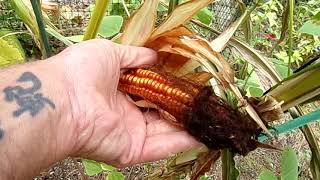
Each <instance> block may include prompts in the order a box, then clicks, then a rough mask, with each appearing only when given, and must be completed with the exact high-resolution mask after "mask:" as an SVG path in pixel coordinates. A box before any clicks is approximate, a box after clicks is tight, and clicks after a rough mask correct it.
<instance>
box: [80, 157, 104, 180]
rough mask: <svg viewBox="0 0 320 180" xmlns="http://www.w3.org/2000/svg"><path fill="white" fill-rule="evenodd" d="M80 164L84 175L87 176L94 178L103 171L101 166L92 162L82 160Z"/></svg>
mask: <svg viewBox="0 0 320 180" xmlns="http://www.w3.org/2000/svg"><path fill="white" fill-rule="evenodd" d="M82 164H83V166H84V170H85V173H86V174H87V175H88V176H94V175H97V174H99V173H101V172H102V171H103V169H102V167H101V164H100V163H98V162H95V161H92V160H86V159H83V160H82Z"/></svg>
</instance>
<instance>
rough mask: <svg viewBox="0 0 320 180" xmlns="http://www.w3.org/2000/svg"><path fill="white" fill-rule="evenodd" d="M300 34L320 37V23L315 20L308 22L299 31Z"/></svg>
mask: <svg viewBox="0 0 320 180" xmlns="http://www.w3.org/2000/svg"><path fill="white" fill-rule="evenodd" d="M298 32H300V33H305V34H310V35H313V36H320V23H319V22H316V21H314V20H310V21H307V22H306V23H305V24H304V25H303V26H302V27H301V28H300V29H299V30H298Z"/></svg>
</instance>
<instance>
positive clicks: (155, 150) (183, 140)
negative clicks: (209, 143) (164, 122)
mask: <svg viewBox="0 0 320 180" xmlns="http://www.w3.org/2000/svg"><path fill="white" fill-rule="evenodd" d="M200 145H201V144H200V143H199V142H198V141H196V140H195V139H194V138H193V137H191V136H190V135H188V134H187V132H185V131H180V132H172V133H166V134H159V135H155V136H151V137H148V138H147V139H146V141H145V144H144V149H143V151H142V155H141V159H140V160H139V161H140V162H147V161H157V160H160V159H165V158H168V157H170V156H172V155H174V154H176V153H179V152H183V151H185V150H189V149H191V148H193V147H198V146H200ZM140 162H137V163H140Z"/></svg>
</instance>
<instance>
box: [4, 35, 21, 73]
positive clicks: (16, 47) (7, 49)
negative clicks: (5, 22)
mask: <svg viewBox="0 0 320 180" xmlns="http://www.w3.org/2000/svg"><path fill="white" fill-rule="evenodd" d="M0 49H1V51H0V68H2V67H6V66H9V65H12V64H18V63H22V62H24V60H25V53H24V50H23V48H22V46H21V44H20V42H19V40H18V38H17V37H16V36H15V35H14V34H13V33H12V32H11V31H9V30H6V29H0Z"/></svg>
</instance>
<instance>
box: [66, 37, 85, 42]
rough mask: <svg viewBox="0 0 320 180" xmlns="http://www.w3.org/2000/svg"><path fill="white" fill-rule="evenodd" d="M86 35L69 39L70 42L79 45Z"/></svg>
mask: <svg viewBox="0 0 320 180" xmlns="http://www.w3.org/2000/svg"><path fill="white" fill-rule="evenodd" d="M83 37H84V35H74V36H69V37H67V38H68V40H70V41H72V42H75V43H79V42H81V41H82V40H83Z"/></svg>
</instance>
